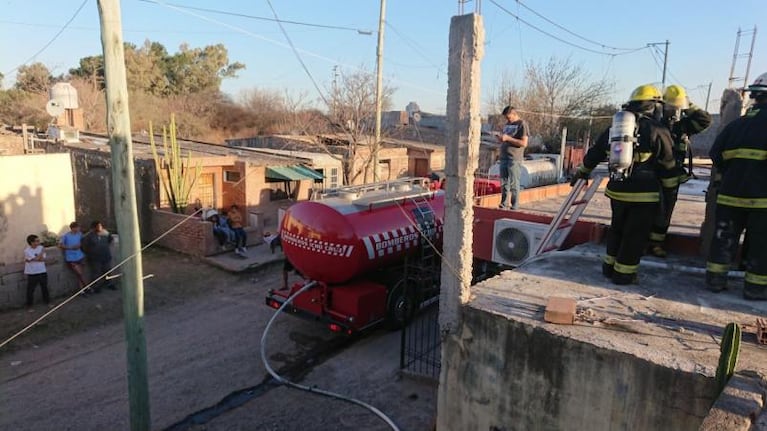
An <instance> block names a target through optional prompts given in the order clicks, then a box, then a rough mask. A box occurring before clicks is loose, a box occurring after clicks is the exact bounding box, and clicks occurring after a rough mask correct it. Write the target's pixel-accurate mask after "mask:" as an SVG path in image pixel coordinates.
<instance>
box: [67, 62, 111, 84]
mask: <svg viewBox="0 0 767 431" xmlns="http://www.w3.org/2000/svg"><path fill="white" fill-rule="evenodd" d="M69 75H70V77H78V78H82V79H84V80H85V81H87V82H89V83H90V85H91V87H92V88H93V91H94V92H95V91H99V90H103V89H104V56H102V55H92V56H88V57H83V58H81V59H80V66H79V67H77V68H73V69H69Z"/></svg>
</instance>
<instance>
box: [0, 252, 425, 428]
mask: <svg viewBox="0 0 767 431" xmlns="http://www.w3.org/2000/svg"><path fill="white" fill-rule="evenodd" d="M144 262H145V263H144V268H145V273H154V274H155V277H154V278H151V279H149V280H147V282H146V291H147V298H146V303H147V310H148V312H147V318H146V331H147V344H148V346H147V350H148V361H149V379H150V403H151V408H152V412H151V415H152V429H167V428H169V427H171V426H173V425H176V426H174V427H173V429H174V430H182V429H194V430H203V429H205V430H208V429H210V430H213V429H242V430H250V429H252V430H260V429H269V430H290V429H328V430H330V429H333V430H345V429H348V430H352V429H363V428H364V429H386V427H383V428H381V427H382V422H380V420H378V419H377V418H375V417H374V416H372V415H371V414H369V413H367V412H365V411H364V410H361V409H359V408H358V407H355V406H351V405H349V404H345V403H342V402H339V401H332V400H324V399H318V398H316V396H315V395H311V394H305V393H301V392H297V391H293V390H289V389H287V388H284V387H275V386H274V385H273V384H271V383H269V379H267V378H266V377H267V373H266V371H265V369H264V367H263V366H262V364H261V361H260V359H259V355H258V348H259V339H260V337H261V333H262V331H263V328H264V326H265V325H266V322H267V320H268V318H269V317H271V315H272V311H271V310H270V309H269V308H267V307H266V306H264V305H263V298H264V293H265V292H266V290H267V289H268V288H271V287H274V286H277V285H278V283H279V277H280V276H281V272H280V270H279V266H273V267H271V268H267V269H265V270H262V271H261V272H257V273H252V274H239V275H233V274H228V273H226V272H223V271H220V270H218V269H215V268H211V267H208V266H206V265H204V264H202V263H200V262H197V261H194V260H192V259H189V258H185V257H182V256H180V255H176V254H173V253H168V252H162V251H157V252H152V253H148V254H146V255H145V259H144ZM119 310H120V293H119V292H110V291H107V292H103V293H101V294H99V295H95V296H93V297H89V298H81V299H80V298H78V299H77V300H76V301H74V303H73V304H72V306H71V307H69V306H67V307H66V308H64V309H63V310H62V312H61V313H60V314H58V315H57V316H55V317H54V318H53V319H52V320H51V321H50V322H48V323H47V324H46V325H44V326H42V327H41V328H38V329H36V330H35V331H33V332H32V333H31V334H29V335H28V336H24V337H22V339H21V340H20V342H19V343H15V344H14V346H13V348H12V349H8V350H4V351H3V352H0V429H13V430H27V429H29V430H107V429H110V430H111V429H127V428H128V419H127V418H128V401H127V381H126V375H125V347H124V343H123V326H122V323H121V321H120V320H119V319H120V312H119ZM35 315H36V314H32V315H28V313H24V312H11V313H6V314H4V315H0V325H1V327H2V328H3V329H2V331H3V333H6V334H7V333H9V332H11V331H12V330H13V329H16V328H17V327H19V326H20V325H21V324H23V323H24V321H25V320H31V319H32V318H33V316H35ZM378 340H380V342H379V341H378ZM396 340H397V334H396V333H387V332H385V331H379V332H377V333H374V334H372V335H371V336H369V337H367V338H365V339H363V340H362V341H359V342H356V343H354V342H349V341H348V340H346V339H343V338H339V337H336V336H334V335H333V334H331V333H330V332H329V331H327V330H326V329H325V328H324V327H322V326H321V325H318V324H316V323H314V322H308V321H304V320H300V319H297V318H294V317H292V316H281V317H280V318H279V319H278V320H277V322H276V323H275V325H274V326H273V329H272V334H271V335H270V338H269V342H268V352H269V355H270V361H271V364H272V366H273V367H274V368H276V369H280V370H281V372H283V373H285V374H286V375H288V376H291V377H292V378H294V379H299V380H303V379H307V380H308V381H311V382H312V383H311V384H315V383H314V382H317V383H322V384H328V385H331V386H333V387H332V389H334V390H341V391H343V390H349V391H350V392H352V393H353V394H357V395H356V396H360V397H364V396H371V397H373V398H375V399H376V401H377V402H379V403H384V404H390V405H384V406H381V405H378V407H379V408H382V409H383V410H384V411H387V409H388V410H390V411H394V412H396V413H397V414H398V415H400V417H401V418H402V420H403V422H404V423H406V424H407V426H405V427H404V428H403V429H423V428H425V427H426V425H427V424H428V423H429V422H430V420H431V417H432V415H433V404H434V397H433V393H434V388H433V387H432V386H430V385H423V384H418V383H415V382H407V381H400V380H399V379H398V378H397V376H396V372H395V371H396V360H395V359H396V351H395V349H394V348H393V347H394V346H396V345H397V343H396ZM242 389H247V390H242ZM387 393H388V394H390V395H386V394H387ZM371 394H372V395H371ZM227 395H232V396H230V397H229V400H228V402H226V403H223V404H222V405H221V406H220V407H221V408H218V409H212V410H208V411H207V413H209V414H204V413H205V412H204V411H205V409H208V408H210V407H211V406H215V405H216V404H217V403H219V402H220V401H221V400H222V399H224V398H225V397H227ZM286 406H288V407H287V409H286ZM290 406H293V407H290ZM296 406H300V407H301V408H300V409H296V408H295V407H296ZM201 411H203V413H201V414H198V415H193V416H190V415H192V414H193V413H195V412H201ZM302 411H303V412H304V413H301V412H302ZM200 420H202V421H204V422H205V424H202V425H195V424H194V423H195V421H200ZM360 427H361V428H360Z"/></svg>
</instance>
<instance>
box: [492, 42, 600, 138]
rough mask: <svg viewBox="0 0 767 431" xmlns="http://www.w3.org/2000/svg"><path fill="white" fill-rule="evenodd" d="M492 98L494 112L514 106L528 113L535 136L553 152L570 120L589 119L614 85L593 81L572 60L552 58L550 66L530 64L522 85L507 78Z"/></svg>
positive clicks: (525, 114) (547, 64)
mask: <svg viewBox="0 0 767 431" xmlns="http://www.w3.org/2000/svg"><path fill="white" fill-rule="evenodd" d="M497 88H498V90H497V91H496V92H495V94H494V95H493V97H492V102H491V105H492V109H493V111H494V112H500V110H501V109H502V108H503V106H505V105H513V106H515V107H517V108H520V109H521V110H523V111H527V112H526V113H522V117H523V118H524V119H525V120H526V121H527V122H528V124H529V125H530V129H531V132H532V134H535V135H540V136H541V137H542V138H543V142H544V143H546V144H549V145H550V146H551V147H552V148H558V147H559V134H560V130H561V127H562V125H563V124H564V123H565V122H566V120H568V118H567V117H585V116H588V115H589V112H591V111H592V110H594V109H595V108H597V107H599V106H602V105H604V104H605V103H606V101H607V95H608V94H609V93H610V91H611V89H612V83H611V82H609V81H607V80H605V79H600V80H592V79H591V77H590V76H589V74H588V73H587V72H586V71H585V70H584V69H583V68H582V67H581V66H580V65H575V64H573V63H572V62H571V61H570V59H569V58H567V59H557V58H555V57H551V58H549V59H548V61H546V62H541V63H533V62H531V63H529V64H527V66H526V67H525V74H524V80H523V82H522V84H521V85H519V86H517V85H515V84H513V82H512V80H511V79H510V76H509V75H508V74H504V75H502V77H501V83H500V84H499V85H498V87H497Z"/></svg>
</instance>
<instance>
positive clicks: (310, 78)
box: [266, 0, 330, 108]
mask: <svg viewBox="0 0 767 431" xmlns="http://www.w3.org/2000/svg"><path fill="white" fill-rule="evenodd" d="M266 3H267V4H269V9H271V10H272V14H274V19H275V21H277V25H279V26H280V30H281V31H282V34H283V35H284V36H285V39H286V40H287V41H288V44H289V45H290V49H292V50H293V54H294V55H295V56H296V59H298V62H299V63H301V67H302V68H303V69H304V72H306V75H307V76H308V77H309V80H311V81H312V84H313V85H314V89H315V90H317V93H318V94H319V95H320V98H321V99H322V101H323V102H325V105H326V106H327V107H328V108H330V102H328V100H327V99H326V98H325V94H323V93H322V90H321V89H320V86H319V85H318V84H317V81H315V79H314V76H312V72H310V71H309V68H308V67H306V63H304V60H303V59H302V58H301V55H300V54H299V53H298V51H297V50H296V47H295V45H293V41H292V40H290V36H288V32H287V31H285V27H283V25H282V22H281V21H280V19H279V17H278V16H277V11H276V10H274V6H272V1H271V0H266Z"/></svg>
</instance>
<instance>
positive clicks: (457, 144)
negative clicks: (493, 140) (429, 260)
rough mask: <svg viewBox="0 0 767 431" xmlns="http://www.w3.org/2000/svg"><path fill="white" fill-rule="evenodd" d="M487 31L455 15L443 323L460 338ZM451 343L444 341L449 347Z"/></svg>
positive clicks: (447, 333) (477, 19)
mask: <svg viewBox="0 0 767 431" xmlns="http://www.w3.org/2000/svg"><path fill="white" fill-rule="evenodd" d="M484 41H485V31H484V26H483V24H482V17H481V16H480V15H477V14H470V15H462V16H454V17H453V18H452V19H451V20H450V45H449V59H448V88H447V148H446V152H445V177H446V181H447V190H446V191H445V229H444V232H445V235H444V240H443V250H444V255H443V258H442V289H441V293H440V309H439V324H440V329H441V331H442V334H443V338H445V337H458V336H460V334H457V333H456V330H457V328H458V327H459V324H460V320H461V311H462V306H463V304H466V303H467V302H468V301H469V286H470V283H471V266H472V252H471V248H472V234H473V226H472V224H473V221H474V216H473V208H472V196H473V193H474V190H473V188H474V171H475V170H476V169H477V161H478V157H479V141H480V134H481V117H480V86H479V85H480V61H481V59H482V55H483V53H484ZM445 345H446V343H443V344H442V348H443V349H444V348H445ZM446 358H448V355H446V354H445V353H444V352H443V354H442V361H443V364H442V371H441V375H440V385H439V395H438V397H439V400H438V404H437V410H438V419H437V429H450V428H451V427H450V425H449V424H446V423H442V419H441V418H442V417H443V416H444V415H442V414H440V413H439V412H440V411H444V410H443V409H444V407H445V404H444V403H445V400H446V397H445V394H444V391H446V390H447V389H448V387H449V385H447V384H446V382H445V379H446V375H447V374H446V372H447V370H448V369H449V367H448V366H447V364H446V363H444V361H445V360H446Z"/></svg>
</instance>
